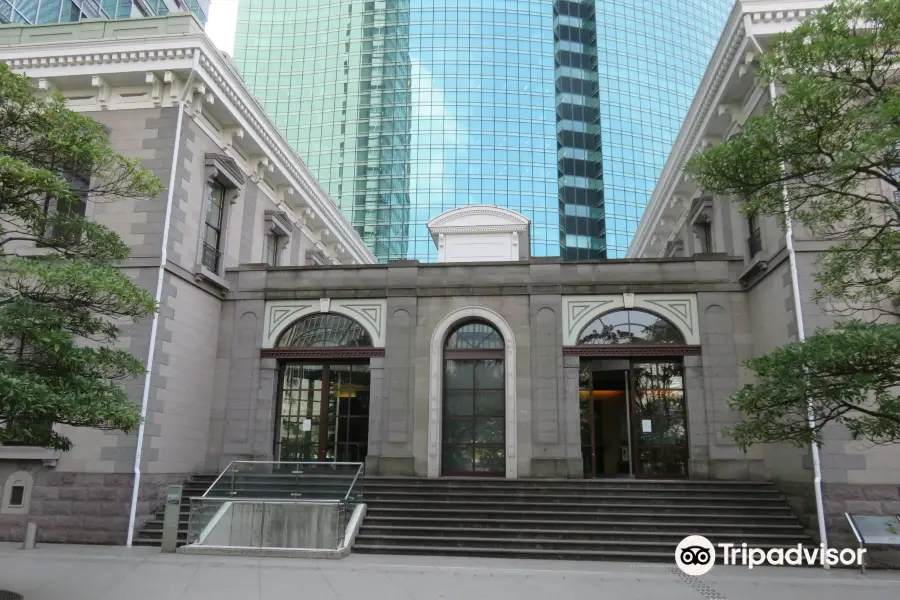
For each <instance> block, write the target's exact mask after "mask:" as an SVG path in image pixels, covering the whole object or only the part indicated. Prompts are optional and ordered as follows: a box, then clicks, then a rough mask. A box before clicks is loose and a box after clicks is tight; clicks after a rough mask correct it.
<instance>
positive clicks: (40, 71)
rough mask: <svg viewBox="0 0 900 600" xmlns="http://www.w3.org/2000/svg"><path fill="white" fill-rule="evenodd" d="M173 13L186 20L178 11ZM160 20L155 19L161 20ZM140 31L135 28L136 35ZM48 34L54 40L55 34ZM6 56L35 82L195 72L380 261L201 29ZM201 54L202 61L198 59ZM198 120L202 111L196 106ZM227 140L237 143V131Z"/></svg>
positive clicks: (328, 216) (337, 224)
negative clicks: (65, 78) (83, 76)
mask: <svg viewBox="0 0 900 600" xmlns="http://www.w3.org/2000/svg"><path fill="white" fill-rule="evenodd" d="M165 18H166V19H183V18H186V17H185V16H184V15H173V16H169V17H165ZM154 20H156V19H154ZM86 25H88V24H87V23H76V24H65V25H59V26H56V27H66V28H68V27H83V26H86ZM131 35H134V34H131ZM48 39H49V38H48ZM57 40H58V41H57ZM0 60H2V61H3V62H5V63H7V64H8V65H9V66H10V67H11V68H12V69H13V70H16V71H20V72H25V73H27V74H28V75H29V76H30V77H33V78H34V79H36V80H39V79H45V80H49V79H51V78H53V77H60V76H69V75H91V76H96V77H99V76H104V75H107V76H108V75H110V74H118V73H154V74H155V73H162V72H167V73H170V72H172V71H188V72H190V70H196V73H197V75H196V77H199V78H200V79H201V80H202V81H203V82H204V83H205V85H206V89H205V90H204V93H203V97H204V98H205V99H206V100H207V101H208V102H212V101H214V100H216V99H218V100H220V102H219V104H221V105H223V106H225V107H226V110H228V111H229V112H230V113H231V114H232V117H233V118H234V119H235V120H236V121H237V123H235V124H231V125H229V126H230V127H234V126H236V127H238V128H240V129H241V130H242V133H243V134H244V137H245V139H246V138H248V137H249V138H253V139H254V141H255V142H256V144H257V145H258V146H260V147H261V148H262V149H263V150H264V151H265V152H266V154H267V157H268V158H269V159H270V160H271V162H272V163H273V166H274V168H276V169H277V170H278V171H279V172H280V173H281V174H282V176H283V177H284V179H286V180H288V182H290V184H291V185H293V186H294V187H296V188H297V189H299V190H303V191H304V192H305V193H304V194H303V196H305V197H308V198H309V199H310V201H309V202H308V203H307V207H308V208H310V209H311V210H312V211H313V212H314V213H315V215H316V216H317V217H318V218H319V219H320V220H321V222H322V223H323V227H324V228H326V229H329V230H331V231H334V232H339V233H340V238H341V242H342V243H343V245H344V247H345V248H346V249H347V251H348V252H347V254H348V255H349V258H350V259H352V260H354V261H355V262H358V263H364V264H365V263H373V262H375V257H374V255H373V254H372V253H371V252H370V251H369V250H368V249H367V248H366V246H365V244H364V243H363V242H362V240H361V239H360V238H359V235H358V234H357V233H356V231H355V230H354V229H353V228H352V227H351V226H350V224H349V223H348V222H347V221H346V219H345V218H344V217H343V215H342V214H341V211H340V209H339V208H338V207H337V206H336V205H335V203H334V201H333V200H331V198H330V197H329V196H328V194H327V193H326V192H325V190H324V189H323V188H322V187H321V185H320V184H319V183H318V181H316V180H315V178H314V177H313V176H312V174H311V173H310V172H309V169H308V168H307V167H306V165H305V164H304V163H303V161H302V159H301V158H300V157H299V156H298V155H297V154H296V153H295V152H294V151H293V150H292V149H291V148H290V146H289V145H288V143H287V141H285V139H284V138H283V137H282V136H281V134H280V133H279V132H278V130H277V128H276V127H275V125H274V124H273V123H272V121H271V120H270V119H269V117H268V115H267V114H266V113H265V111H264V110H263V108H262V107H261V106H260V104H259V103H258V102H257V101H256V99H255V98H254V97H253V95H252V94H251V93H250V92H249V90H247V88H246V86H245V85H244V83H243V81H242V80H241V79H240V76H239V75H238V74H237V73H236V72H235V70H234V69H233V67H232V66H231V65H229V64H228V61H227V59H226V58H225V57H224V56H223V55H222V54H221V53H220V52H219V51H218V50H217V49H216V47H215V46H214V44H213V43H212V42H211V41H210V40H209V38H207V37H206V36H205V35H204V34H202V33H187V34H178V35H173V34H171V33H169V34H159V33H156V34H151V35H146V36H145V37H137V36H136V37H117V38H95V39H90V38H88V39H77V40H75V39H71V38H70V39H65V40H60V39H59V38H56V40H54V41H42V42H33V41H32V40H28V41H25V42H23V43H20V44H15V45H6V46H0ZM195 60H196V62H195ZM160 81H163V79H162V78H158V77H155V78H150V85H152V86H154V88H153V89H154V90H156V91H159V92H161V91H162V87H161V85H160V84H159V83H158V82H160ZM166 83H168V84H169V85H168V89H169V96H170V97H169V98H165V99H164V98H158V99H157V98H156V97H153V96H152V93H151V96H152V97H153V98H154V100H153V101H154V102H162V101H163V100H166V101H168V102H169V103H172V102H177V101H178V97H179V92H181V91H182V90H181V89H180V88H179V87H178V86H177V85H174V82H173V81H166ZM192 116H194V118H196V117H197V115H196V114H194V113H193V112H192ZM226 137H229V140H227V142H228V143H229V144H231V143H233V137H234V136H226Z"/></svg>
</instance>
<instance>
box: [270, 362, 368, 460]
mask: <svg viewBox="0 0 900 600" xmlns="http://www.w3.org/2000/svg"><path fill="white" fill-rule="evenodd" d="M280 397H281V402H280V406H279V419H278V431H277V434H276V436H275V456H276V457H277V458H278V460H283V461H298V462H315V461H327V462H363V461H365V458H366V453H367V448H368V439H369V365H367V364H363V363H358V364H299V363H286V364H284V365H283V367H282V377H281V395H280Z"/></svg>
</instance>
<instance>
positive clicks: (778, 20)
mask: <svg viewBox="0 0 900 600" xmlns="http://www.w3.org/2000/svg"><path fill="white" fill-rule="evenodd" d="M828 2H829V0H737V1H736V2H735V3H734V7H733V8H732V10H731V14H730V15H729V18H728V21H727V23H726V24H725V27H724V30H723V32H722V36H721V37H720V38H719V43H718V45H717V46H716V49H715V50H714V52H713V55H712V57H711V58H710V61H709V66H708V67H707V69H706V73H705V74H704V76H703V79H702V80H701V82H700V85H699V86H698V87H697V92H696V94H695V95H694V99H693V101H692V102H691V106H690V108H689V109H688V112H687V115H686V116H685V119H684V122H683V124H682V126H681V130H680V131H679V133H678V137H677V138H676V139H675V142H674V143H673V144H672V149H671V151H670V152H669V157H668V158H667V159H666V164H665V165H664V167H663V169H662V171H661V172H660V176H659V180H658V181H657V183H656V186H655V187H654V189H653V194H652V195H651V197H650V199H649V200H648V202H647V206H646V208H645V209H644V214H643V217H642V218H641V221H640V223H638V227H637V231H636V232H635V234H634V236H633V238H632V241H631V244H630V245H629V247H628V252H627V253H626V255H625V256H626V257H627V258H641V257H643V258H652V257H662V256H663V255H664V253H665V241H666V240H667V239H668V236H669V234H670V233H671V232H672V231H677V230H678V229H680V227H681V225H682V224H683V223H684V220H685V218H686V215H685V214H684V212H683V210H682V209H681V207H679V206H673V203H672V201H673V199H675V198H686V199H687V200H690V199H692V198H693V197H694V196H695V194H697V193H698V190H697V186H696V184H695V182H693V181H692V180H691V179H690V178H688V177H687V176H686V175H685V173H684V167H685V164H686V163H687V161H688V160H689V159H690V158H691V156H693V154H694V153H695V152H696V151H697V150H699V149H703V148H704V147H707V146H708V145H710V144H715V143H717V142H718V141H721V140H724V139H726V138H727V137H728V133H729V132H733V131H734V130H735V128H736V127H739V126H740V125H741V124H742V123H744V122H745V121H746V119H747V118H748V117H749V115H750V114H752V113H753V111H754V110H755V108H756V102H755V101H752V100H753V99H754V98H756V99H757V100H758V99H759V89H758V86H757V85H754V84H753V79H752V77H753V75H754V73H755V71H756V68H757V66H758V64H759V51H758V49H757V48H756V47H754V45H752V44H751V43H750V37H754V38H758V39H760V40H768V39H771V38H772V36H774V35H776V34H778V33H781V32H785V31H790V30H791V29H793V28H794V27H796V26H797V25H799V24H800V23H802V22H803V21H804V20H805V19H806V18H808V17H809V16H810V15H812V14H815V13H816V12H817V11H819V10H821V9H822V8H823V7H824V6H825V5H827V4H828ZM764 45H765V44H764ZM741 96H742V97H741ZM748 99H749V100H751V101H752V102H748Z"/></svg>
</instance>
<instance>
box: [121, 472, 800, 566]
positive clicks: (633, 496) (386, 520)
mask: <svg viewBox="0 0 900 600" xmlns="http://www.w3.org/2000/svg"><path fill="white" fill-rule="evenodd" d="M215 479H216V476H215V475H195V476H193V477H192V478H191V479H190V480H188V481H187V482H186V483H185V486H184V494H183V496H182V502H181V520H180V523H179V528H178V541H179V545H182V544H184V543H186V541H187V533H188V520H189V515H190V498H191V497H192V496H201V495H203V493H204V492H205V491H206V490H207V489H208V488H209V486H210V485H212V483H213V481H214V480H215ZM223 489H224V488H223ZM227 489H228V491H229V492H230V491H231V489H232V487H231V486H227ZM233 489H234V491H235V494H236V495H239V496H240V497H243V498H290V497H296V495H295V494H297V493H298V492H297V489H298V485H297V480H296V478H295V477H290V476H284V475H253V476H242V477H241V478H240V479H239V480H238V481H236V482H235V485H234V487H233ZM300 489H302V496H303V497H304V498H308V499H309V498H317V497H322V498H333V497H334V496H335V494H336V493H338V492H339V491H340V490H346V489H347V482H345V481H343V480H341V479H339V478H337V479H336V478H335V477H333V476H332V477H321V478H318V477H316V476H310V477H308V478H305V479H304V481H303V485H302V487H301V488H300ZM361 492H362V494H363V496H362V498H363V501H365V502H366V504H367V505H368V507H367V515H366V518H365V520H364V521H363V525H362V528H361V529H360V532H359V535H358V536H357V538H356V543H355V545H354V547H353V551H354V552H360V553H381V554H434V555H458V556H485V557H533V558H537V557H539V558H560V559H569V560H631V561H648V562H650V561H666V562H671V561H672V560H673V553H674V549H675V546H676V545H677V544H678V542H679V541H681V539H682V538H684V537H685V536H687V535H692V534H700V535H705V536H706V537H707V538H709V539H710V540H711V541H712V542H713V543H722V542H734V543H736V544H738V545H740V544H741V543H742V542H746V543H748V544H752V545H754V546H759V547H763V548H768V547H778V546H793V545H796V544H798V543H803V544H804V545H806V544H812V540H811V539H810V538H809V537H808V536H807V535H806V534H805V532H804V530H803V528H802V527H801V525H800V523H799V522H798V521H797V519H796V518H795V517H794V515H793V514H792V513H791V511H790V509H789V508H788V505H787V503H786V501H785V499H784V498H783V497H782V496H781V494H780V493H779V492H778V491H777V490H776V489H775V488H774V487H773V486H772V485H771V484H769V483H766V482H737V481H651V480H627V479H606V480H577V479H566V480H548V479H518V480H511V479H485V478H448V479H424V478H421V479H420V478H403V477H367V478H365V481H364V486H363V488H362V490H361ZM341 493H343V492H341ZM162 519H163V508H160V510H159V512H158V513H157V514H156V515H155V516H154V517H153V518H152V519H151V520H150V521H149V522H148V523H146V524H145V525H144V527H143V528H142V529H140V530H139V531H138V532H137V533H136V534H135V538H134V545H136V546H159V545H160V543H161V540H162Z"/></svg>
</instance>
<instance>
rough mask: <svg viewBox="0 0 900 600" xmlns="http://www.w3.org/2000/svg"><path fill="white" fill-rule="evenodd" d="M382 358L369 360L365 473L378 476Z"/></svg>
mask: <svg viewBox="0 0 900 600" xmlns="http://www.w3.org/2000/svg"><path fill="white" fill-rule="evenodd" d="M384 391H385V389H384V358H381V357H377V358H371V359H369V440H368V449H367V451H366V473H368V474H370V475H375V474H378V473H379V472H380V471H379V464H378V460H379V459H380V458H381V441H382V435H381V433H382V432H381V426H382V425H381V424H382V422H383V419H382V415H383V412H384Z"/></svg>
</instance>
